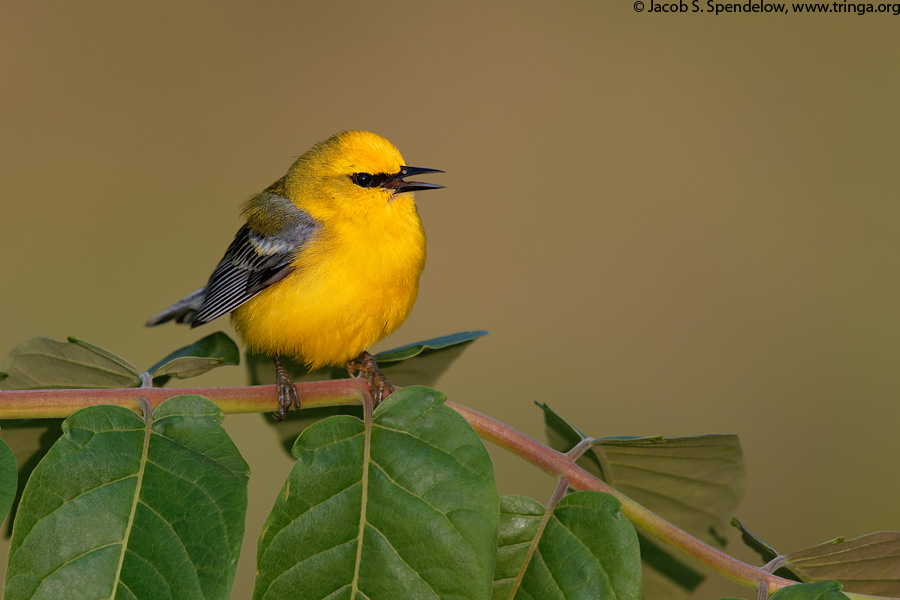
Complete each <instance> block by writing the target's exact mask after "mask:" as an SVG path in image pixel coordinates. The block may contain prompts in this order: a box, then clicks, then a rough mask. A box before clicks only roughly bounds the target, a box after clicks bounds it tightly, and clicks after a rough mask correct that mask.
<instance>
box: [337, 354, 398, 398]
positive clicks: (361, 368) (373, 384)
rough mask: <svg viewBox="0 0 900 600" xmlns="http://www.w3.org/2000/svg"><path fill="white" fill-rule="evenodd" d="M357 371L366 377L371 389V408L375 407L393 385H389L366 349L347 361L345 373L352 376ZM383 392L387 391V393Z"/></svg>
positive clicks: (392, 388)
mask: <svg viewBox="0 0 900 600" xmlns="http://www.w3.org/2000/svg"><path fill="white" fill-rule="evenodd" d="M357 372H359V374H360V375H361V376H363V377H365V378H366V382H368V384H369V389H371V390H372V404H373V408H376V407H377V406H378V405H379V404H381V401H382V400H384V397H385V396H386V395H388V394H391V393H393V391H394V386H393V385H391V382H390V381H388V379H387V377H385V376H384V374H383V373H382V372H381V370H380V369H379V368H378V363H377V362H376V361H375V357H374V356H372V355H371V354H369V353H368V352H366V351H363V352H362V354H360V355H359V356H357V357H356V358H354V359H353V360H351V361H348V362H347V373H349V374H350V376H351V377H354V376H355V375H356V373H357ZM385 392H387V394H386V393H385Z"/></svg>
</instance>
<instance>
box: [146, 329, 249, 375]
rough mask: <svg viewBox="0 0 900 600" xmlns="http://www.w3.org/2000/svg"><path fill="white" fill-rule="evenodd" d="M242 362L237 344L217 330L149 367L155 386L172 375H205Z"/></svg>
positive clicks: (148, 370)
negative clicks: (213, 370) (218, 368)
mask: <svg viewBox="0 0 900 600" xmlns="http://www.w3.org/2000/svg"><path fill="white" fill-rule="evenodd" d="M240 362H241V352H240V350H238V347H237V344H235V343H234V341H233V340H232V339H231V338H230V337H228V336H227V335H225V334H224V333H222V332H221V331H217V332H215V333H212V334H210V335H208V336H206V337H205V338H201V339H199V340H197V341H196V342H194V343H193V344H190V345H187V346H185V347H184V348H179V349H178V350H175V351H174V352H172V353H171V354H169V355H168V356H166V357H165V358H163V359H162V360H161V361H159V362H158V363H156V364H155V365H153V366H152V367H150V368H149V369H147V372H148V373H150V375H151V376H152V377H153V385H155V386H158V387H159V386H163V385H165V384H166V383H167V382H168V381H169V379H171V378H172V377H177V378H178V379H187V378H189V377H196V376H198V375H203V374H204V373H206V372H207V371H210V370H212V369H215V368H216V367H221V366H225V365H237V364H239V363H240Z"/></svg>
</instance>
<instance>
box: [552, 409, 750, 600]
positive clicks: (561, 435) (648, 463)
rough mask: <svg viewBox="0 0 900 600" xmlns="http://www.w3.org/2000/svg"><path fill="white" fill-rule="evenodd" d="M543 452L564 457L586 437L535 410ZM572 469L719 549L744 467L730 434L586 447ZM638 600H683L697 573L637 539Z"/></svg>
mask: <svg viewBox="0 0 900 600" xmlns="http://www.w3.org/2000/svg"><path fill="white" fill-rule="evenodd" d="M539 406H540V407H541V408H542V409H543V411H544V423H545V425H546V427H547V435H548V438H549V440H550V445H551V446H552V447H554V448H556V449H557V450H560V451H562V452H566V451H568V450H570V449H571V448H573V447H574V446H575V445H576V444H578V443H579V442H581V441H582V440H584V439H586V438H587V436H586V435H585V434H583V433H582V432H581V431H579V430H578V429H577V428H576V427H575V426H573V425H572V424H570V423H569V422H568V421H566V420H565V419H564V418H563V417H561V416H560V415H559V414H557V413H556V412H554V411H553V410H552V409H551V408H550V407H549V406H547V405H545V404H539ZM578 465H580V466H581V467H583V468H585V469H586V470H587V471H589V472H590V473H592V474H594V475H596V476H597V477H599V478H600V479H602V480H603V481H606V482H607V483H609V484H610V485H612V486H613V487H615V488H616V489H618V490H619V491H621V492H623V493H625V494H626V495H628V496H629V497H631V498H633V499H634V500H636V501H637V502H640V503H641V504H642V505H643V506H646V507H647V508H648V509H650V510H652V511H653V512H655V513H656V514H658V515H660V516H662V517H663V518H665V519H666V520H668V521H670V522H672V523H674V524H676V525H678V526H679V527H681V528H682V529H684V530H685V531H687V532H688V533H690V534H692V535H694V536H696V537H698V538H700V539H701V540H703V541H705V542H707V543H708V544H711V545H714V546H716V547H719V548H724V547H725V536H726V532H727V527H728V523H729V519H730V518H731V516H732V515H733V514H734V511H735V510H736V509H737V505H738V503H739V502H740V500H741V497H742V496H743V490H744V475H745V471H744V462H743V456H742V452H741V446H740V441H739V440H738V438H737V436H734V435H699V436H690V437H678V438H664V437H632V438H605V439H598V440H593V442H592V444H591V448H590V449H589V450H588V451H587V452H585V453H584V454H583V455H582V457H581V458H580V459H579V460H578ZM640 542H641V556H642V558H643V562H644V587H645V589H644V597H645V598H648V599H653V600H660V599H663V598H666V599H677V598H688V597H690V595H691V592H693V590H694V589H696V587H697V586H698V585H700V583H701V582H702V581H703V579H704V573H702V572H701V571H699V570H697V569H696V568H695V567H694V565H692V564H691V563H690V562H689V561H687V560H686V559H685V558H684V557H683V556H680V555H678V553H675V552H671V551H670V550H668V549H666V548H664V547H663V546H661V545H660V544H659V542H657V541H656V540H654V539H652V538H650V537H648V536H646V535H640Z"/></svg>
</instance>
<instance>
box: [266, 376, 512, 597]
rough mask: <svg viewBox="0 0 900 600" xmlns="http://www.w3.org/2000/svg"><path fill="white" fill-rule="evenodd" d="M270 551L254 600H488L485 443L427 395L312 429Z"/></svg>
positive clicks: (409, 391) (489, 486) (398, 398)
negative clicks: (369, 422) (366, 417)
mask: <svg viewBox="0 0 900 600" xmlns="http://www.w3.org/2000/svg"><path fill="white" fill-rule="evenodd" d="M293 452H294V455H295V456H296V457H297V464H296V465H295V467H294V469H293V471H292V472H291V474H290V476H289V477H288V480H287V482H286V483H285V486H284V489H283V490H282V493H281V494H280V495H279V496H278V499H277V500H276V502H275V507H274V508H273V509H272V512H271V514H270V515H269V518H268V519H267V521H266V525H265V527H264V531H263V535H262V537H261V538H260V540H259V547H258V553H257V572H258V575H257V580H256V588H255V590H254V595H253V597H254V598H257V599H263V598H265V599H269V600H271V599H275V598H291V599H292V600H303V599H313V598H315V599H322V598H326V597H327V598H329V600H337V599H340V598H350V597H351V596H352V595H353V593H354V592H355V593H356V598H358V599H361V598H368V599H370V600H386V599H396V598H417V599H418V598H454V599H458V600H463V599H468V598H471V599H476V598H480V599H483V598H487V597H488V596H489V594H490V589H491V582H492V567H493V561H494V554H495V551H496V544H497V514H498V504H499V500H498V497H497V489H496V486H495V484H494V477H493V467H492V465H491V461H490V457H489V456H488V454H487V451H486V450H485V448H484V445H483V444H482V443H481V440H480V439H479V438H478V436H477V435H476V434H475V432H474V431H472V429H471V428H470V427H469V425H468V423H466V422H465V420H464V419H463V418H462V417H461V416H459V415H458V414H457V413H456V412H455V411H453V410H451V409H449V408H447V407H446V406H444V397H443V396H442V395H440V394H439V393H437V392H435V391H434V390H431V389H429V388H425V387H409V388H405V389H402V390H399V391H398V392H396V393H394V394H392V395H391V396H390V397H389V398H388V399H387V400H385V401H384V403H383V404H382V405H381V406H379V408H378V410H377V411H376V412H375V418H374V424H373V426H372V428H371V430H370V435H367V430H366V427H365V425H364V424H363V422H362V421H360V420H359V419H357V418H355V417H349V416H337V417H331V418H328V419H325V420H323V421H320V422H318V423H316V424H314V425H312V426H310V427H309V428H307V429H306V430H305V431H304V432H303V434H302V435H300V437H299V438H297V441H296V444H295V445H294V451H293Z"/></svg>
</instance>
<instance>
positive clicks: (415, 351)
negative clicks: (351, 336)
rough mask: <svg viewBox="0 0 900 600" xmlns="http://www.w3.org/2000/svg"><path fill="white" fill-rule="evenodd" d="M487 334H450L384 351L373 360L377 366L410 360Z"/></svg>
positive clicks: (462, 332)
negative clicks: (376, 362)
mask: <svg viewBox="0 0 900 600" xmlns="http://www.w3.org/2000/svg"><path fill="white" fill-rule="evenodd" d="M487 334H488V332H487V331H481V330H479V331H461V332H460V333H451V334H450V335H443V336H440V337H436V338H431V339H430V340H425V341H423V342H415V343H413V344H407V345H405V346H400V347H399V348H394V349H393V350H385V351H384V352H379V353H378V354H376V355H375V360H377V361H378V364H379V365H381V364H387V363H393V362H400V361H403V360H409V359H410V358H412V357H414V356H419V355H420V354H428V353H429V352H434V351H436V350H444V349H446V348H450V347H451V346H458V345H460V344H466V343H468V342H471V341H474V340H477V339H478V338H480V337H482V336H485V335H487Z"/></svg>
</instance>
